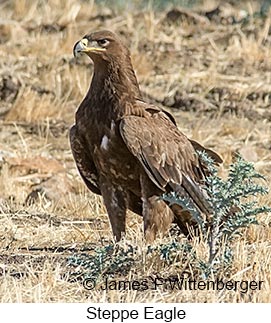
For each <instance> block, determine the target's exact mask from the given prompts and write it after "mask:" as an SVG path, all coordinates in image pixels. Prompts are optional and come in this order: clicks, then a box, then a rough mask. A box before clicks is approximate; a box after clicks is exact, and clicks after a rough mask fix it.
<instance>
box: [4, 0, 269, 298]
mask: <svg viewBox="0 0 271 323" xmlns="http://www.w3.org/2000/svg"><path fill="white" fill-rule="evenodd" d="M235 3H237V4H235ZM262 3H263V2H261V1H259V2H258V1H240V2H238V1H228V2H227V1H224V2H223V5H219V1H212V0H208V1H202V2H201V3H200V4H199V5H198V6H195V7H193V9H188V8H180V7H173V6H169V7H168V8H167V9H163V10H154V9H153V8H152V7H151V6H145V8H144V9H142V8H140V6H139V5H138V2H136V1H135V2H131V3H130V5H127V6H120V5H117V4H116V5H115V6H114V7H106V6H105V5H97V4H96V3H95V2H94V1H83V0H82V1H80V0H69V1H57V0H48V1H30V0H24V1H15V0H14V1H1V2H0V302H85V301H89V302H90V301H92V302H271V293H270V290H271V274H270V273H271V217H270V214H269V215H266V214H265V215H262V216H260V217H259V225H257V226H252V227H250V228H248V229H247V230H245V231H244V232H243V234H242V237H240V239H239V240H238V241H237V242H236V246H235V248H234V252H235V258H234V270H233V272H232V273H231V277H234V279H236V280H252V279H253V280H256V281H261V280H262V281H263V282H264V284H263V288H262V289H261V290H255V291H253V292H250V293H241V292H240V291H235V292H234V291H223V292H219V291H212V292H210V291H209V292H208V291H193V290H192V291H164V290H159V289H158V290H146V291H137V290H130V291H125V290H124V291H123V290H122V291H116V290H109V291H102V292H101V291H100V290H97V289H94V290H91V291H89V290H86V289H85V288H84V287H83V286H82V283H81V282H80V281H76V280H75V281H71V280H70V279H69V273H71V272H72V270H74V271H76V270H79V269H78V268H77V269H76V268H71V267H69V265H68V262H67V259H68V257H70V256H72V255H75V254H76V255H78V254H80V253H81V254H83V253H84V254H85V253H87V254H88V253H92V252H93V250H94V249H95V248H96V247H99V246H103V245H106V244H107V243H108V242H110V241H111V238H112V236H111V230H110V226H109V223H108V218H107V214H106V211H105V209H104V206H103V204H102V201H101V199H100V198H99V197H98V196H96V195H94V194H92V193H91V192H89V191H87V189H86V187H85V186H84V184H83V182H82V180H81V178H80V177H79V175H78V172H77V170H76V167H75V164H74V161H73V158H72V154H71V150H70V147H69V142H68V131H69V127H70V126H71V125H72V124H73V120H74V113H75V111H76V108H77V107H78V105H79V103H80V101H81V100H82V99H83V97H84V95H85V93H86V91H87V89H88V86H89V83H90V80H91V75H92V70H93V65H92V63H91V62H90V60H88V59H87V58H86V57H83V58H81V59H79V60H76V59H74V58H73V56H72V49H73V45H74V43H75V42H76V41H78V40H79V39H81V38H82V36H84V35H85V34H86V33H87V32H89V31H95V30H100V29H109V30H112V31H115V32H117V33H118V34H119V35H121V37H122V38H123V40H124V41H125V42H126V44H127V45H128V46H129V48H130V50H131V55H132V60H133V64H134V67H135V70H136V74H137V77H138V80H139V83H140V87H141V90H142V92H143V94H144V97H145V98H146V100H147V101H149V102H152V103H154V104H158V105H161V106H163V107H164V108H166V109H168V110H169V111H171V112H172V113H173V114H174V116H175V117H176V119H177V121H178V125H179V127H180V129H181V130H182V131H183V132H184V133H185V134H186V135H188V136H189V137H190V138H193V139H195V140H197V141H199V142H200V143H202V144H204V145H205V146H206V147H209V148H212V149H215V150H216V151H217V152H218V153H219V154H220V155H221V156H222V158H223V160H224V164H223V165H222V166H221V168H220V173H221V176H225V175H226V173H227V167H228V165H229V164H230V162H231V160H232V154H233V153H235V152H240V153H241V155H242V156H243V157H244V158H245V159H247V160H249V161H251V162H253V163H254V164H255V167H256V169H257V170H258V171H259V172H260V173H261V174H263V175H265V177H266V184H267V186H269V187H271V184H270V170H271V151H270V149H271V128H270V125H271V72H270V71H271V55H270V53H271V52H270V49H271V28H270V26H271V12H270V11H268V8H267V9H266V8H265V7H264V6H263V5H262V6H261V4H262ZM260 202H261V203H263V204H265V205H270V194H269V195H267V196H265V197H263V198H261V201H260ZM127 224H128V225H127V227H128V230H127V236H126V238H125V239H124V240H125V241H123V243H124V244H125V243H129V244H132V245H136V246H138V248H139V249H140V250H144V248H145V242H144V239H143V234H142V220H141V219H140V218H139V217H137V216H136V215H134V214H132V213H130V214H129V217H128V222H127ZM170 239H171V237H166V238H164V240H163V242H166V241H170ZM179 239H185V238H184V237H180V238H179ZM160 242H161V241H158V242H156V243H160ZM194 247H195V248H196V250H197V251H198V252H199V253H203V252H204V250H206V246H204V245H202V243H201V242H199V241H195V245H194ZM177 265H180V263H179V264H174V265H172V266H170V267H169V266H166V265H165V264H164V263H162V262H161V261H160V260H159V259H153V260H150V262H149V263H145V262H144V261H143V260H142V263H141V264H139V265H137V267H136V268H134V269H133V270H131V271H129V272H128V273H126V274H125V275H124V276H123V277H122V278H123V279H127V280H128V279H129V280H132V279H137V278H138V277H143V276H144V277H145V276H148V275H150V274H152V273H154V272H156V273H157V272H159V273H160V274H162V275H163V274H168V273H172V274H175V273H176V270H177V268H178V266H177Z"/></svg>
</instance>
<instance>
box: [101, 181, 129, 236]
mask: <svg viewBox="0 0 271 323" xmlns="http://www.w3.org/2000/svg"><path fill="white" fill-rule="evenodd" d="M101 183H102V184H101V187H100V188H101V192H102V196H103V200H104V204H105V207H106V210H107V213H108V216H109V220H110V224H111V227H112V231H113V236H114V239H116V241H119V240H120V239H121V237H122V235H123V234H124V233H125V220H126V211H127V199H126V195H125V193H124V192H123V191H122V190H121V189H120V188H118V187H116V186H115V187H114V186H113V185H112V184H111V183H107V182H106V180H105V179H103V180H102V181H101Z"/></svg>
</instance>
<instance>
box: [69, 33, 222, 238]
mask: <svg viewBox="0 0 271 323" xmlns="http://www.w3.org/2000/svg"><path fill="white" fill-rule="evenodd" d="M86 43H87V44H89V46H88V45H86ZM82 49H83V50H84V52H85V53H86V54H87V55H88V56H89V57H90V58H91V59H92V60H93V62H94V74H93V77H92V81H91V85H90V88H89V91H88V93H87V95H86V97H85V98H84V100H83V101H82V103H81V104H80V106H79V108H78V110H77V112H76V122H75V125H74V126H73V127H72V128H71V131H70V142H71V149H72V151H73V156H74V159H75V161H76V164H77V167H78V170H79V173H80V175H81V176H82V178H83V180H84V182H85V184H86V185H87V187H88V188H89V189H90V190H91V191H92V192H94V193H96V194H101V195H102V196H103V200H104V203H105V206H106V208H107V211H108V215H109V219H110V222H111V226H112V230H113V235H114V236H115V238H116V239H117V240H119V239H120V238H121V236H122V234H123V233H124V231H125V217H126V211H127V209H131V210H132V211H134V212H136V213H138V214H140V215H143V221H144V230H145V234H146V237H147V238H149V239H154V238H155V237H156V235H157V234H159V233H160V232H161V233H165V232H166V231H167V229H168V227H169V225H170V223H171V222H172V221H174V219H175V222H176V223H177V224H178V225H179V226H180V228H181V229H182V230H183V232H184V233H185V234H187V232H188V230H187V224H189V225H190V224H192V223H193V219H192V218H191V215H189V213H188V212H186V211H185V212H184V211H182V210H180V207H177V206H176V205H175V206H173V207H172V208H170V207H169V206H168V205H167V204H166V202H164V201H163V200H162V199H161V195H162V194H163V193H165V192H170V191H172V190H176V191H177V192H178V191H179V192H182V194H186V195H187V196H188V197H189V198H190V199H191V201H192V202H193V203H194V204H195V205H196V206H197V207H198V208H199V210H200V211H201V212H203V213H208V212H209V211H210V208H209V205H208V203H207V201H206V198H205V195H204V192H203V189H202V187H201V186H202V185H203V184H204V179H205V174H206V173H205V169H204V167H203V166H202V163H201V161H200V160H199V158H198V155H197V153H196V150H204V151H206V152H207V154H208V155H211V156H213V157H214V158H215V161H216V162H220V161H221V159H220V157H219V156H218V155H217V154H216V153H214V152H212V151H211V150H208V149H205V148H204V147H202V146H201V145H200V144H198V143H197V142H195V141H192V140H189V139H188V138H187V137H186V136H185V135H184V134H183V133H181V132H180V131H179V130H178V128H177V126H176V122H175V120H174V118H173V116H172V115H171V114H170V113H169V112H166V111H164V110H162V109H160V108H159V107H156V106H154V105H151V104H147V103H145V102H144V101H143V100H142V99H141V94H140V90H139V86H138V83H137V80H136V76H135V73H134V70H133V67H132V64H131V60H130V54H129V50H128V49H127V48H126V47H125V46H124V45H123V43H122V42H121V41H120V39H119V38H118V36H116V35H115V34H113V33H111V32H109V31H102V32H95V33H91V34H88V35H86V36H85V37H84V41H82V42H80V41H79V42H77V43H76V45H75V47H74V51H75V53H77V51H82Z"/></svg>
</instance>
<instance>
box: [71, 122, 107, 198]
mask: <svg viewBox="0 0 271 323" xmlns="http://www.w3.org/2000/svg"><path fill="white" fill-rule="evenodd" d="M70 145H71V150H72V154H73V157H74V160H75V162H76V166H77V169H78V171H79V173H80V175H81V177H82V179H83V180H84V182H85V184H86V186H87V187H88V189H89V190H91V191H92V192H93V193H95V194H99V195H101V191H100V188H99V184H98V172H97V170H96V167H95V165H94V162H93V160H92V159H91V158H90V157H89V156H88V155H87V153H86V148H85V147H84V145H83V144H82V142H81V140H80V137H79V136H78V133H77V129H76V126H75V125H73V126H72V127H71V129H70Z"/></svg>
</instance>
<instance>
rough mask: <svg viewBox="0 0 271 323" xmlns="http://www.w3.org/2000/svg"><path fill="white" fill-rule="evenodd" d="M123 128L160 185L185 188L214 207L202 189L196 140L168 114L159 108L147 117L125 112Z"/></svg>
mask: <svg viewBox="0 0 271 323" xmlns="http://www.w3.org/2000/svg"><path fill="white" fill-rule="evenodd" d="M119 129H120V133H121V136H122V138H123V140H124V142H125V144H126V145H127V147H128V149H129V150H130V151H131V152H132V154H133V155H134V156H136V157H137V158H138V160H139V161H140V162H141V164H142V166H143V167H144V169H145V171H146V173H147V174H148V176H149V178H150V179H151V180H152V181H153V183H154V184H155V185H156V186H157V187H159V188H160V189H162V190H163V191H167V190H168V186H169V187H170V188H171V190H179V191H181V190H185V191H186V193H187V194H188V195H189V196H190V197H191V198H192V199H193V201H194V202H195V204H196V205H197V206H198V207H199V209H200V210H201V211H202V212H205V213H206V212H209V211H210V207H209V204H208V202H207V201H206V198H205V196H204V194H203V192H202V190H201V189H200V183H201V182H202V181H203V180H204V173H203V169H201V165H200V162H199V159H198V156H197V153H196V151H195V149H194V147H193V144H192V143H191V142H190V140H189V139H188V138H187V137H186V136H185V135H184V134H183V133H181V132H180V131H179V130H178V128H177V127H176V126H175V125H174V124H173V122H172V121H171V120H170V119H169V118H168V117H167V115H165V114H164V113H163V112H162V111H159V112H155V113H152V114H149V115H147V116H146V115H145V116H144V117H139V116H131V115H130V116H125V117H123V118H122V120H121V122H120V125H119Z"/></svg>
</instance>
